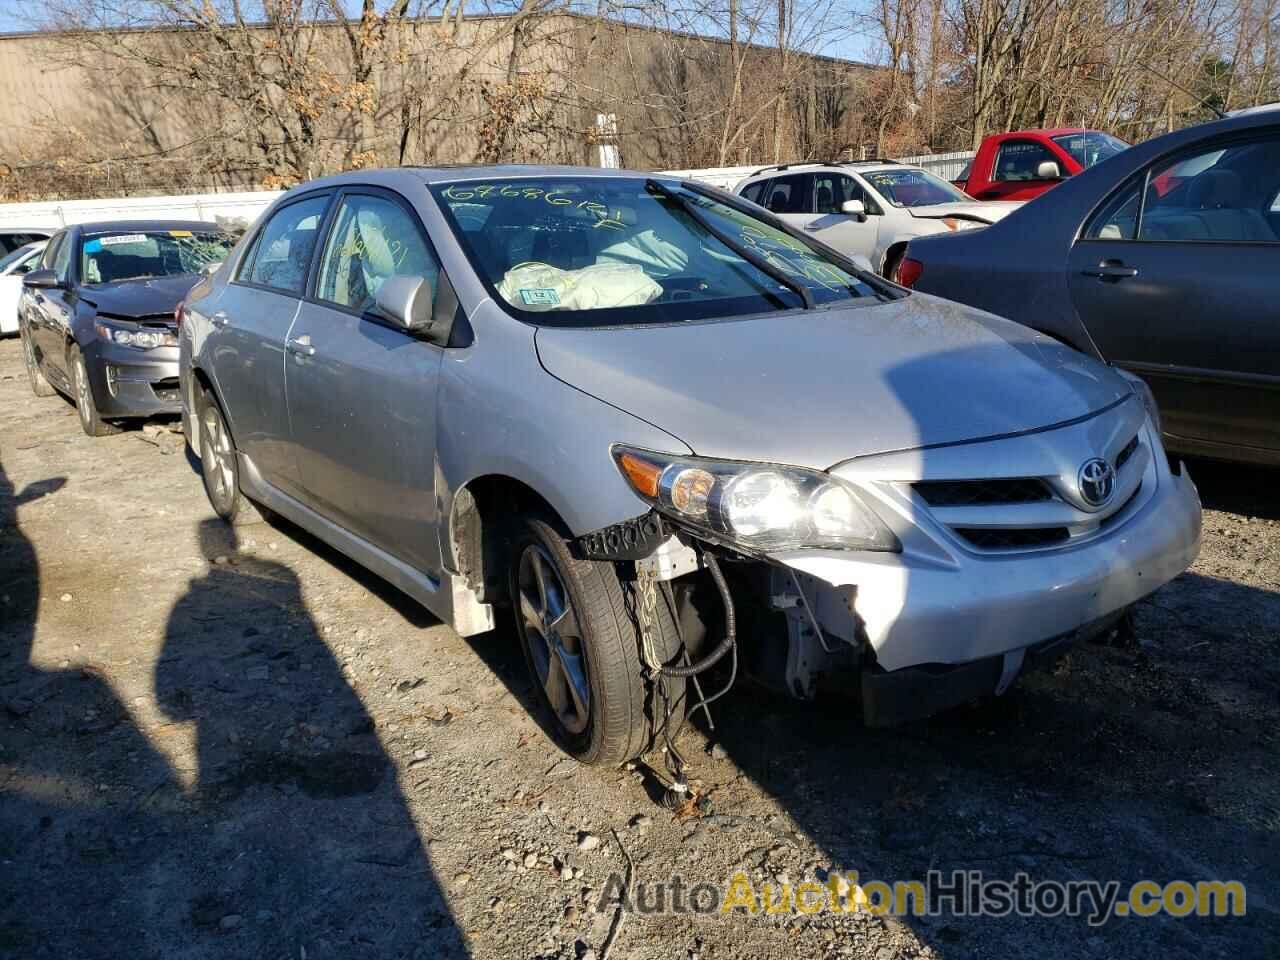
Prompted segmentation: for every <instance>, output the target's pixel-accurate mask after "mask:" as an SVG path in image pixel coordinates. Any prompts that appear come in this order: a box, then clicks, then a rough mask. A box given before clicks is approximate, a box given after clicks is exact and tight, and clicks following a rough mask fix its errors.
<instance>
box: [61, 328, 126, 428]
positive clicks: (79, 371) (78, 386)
mask: <svg viewBox="0 0 1280 960" xmlns="http://www.w3.org/2000/svg"><path fill="white" fill-rule="evenodd" d="M67 367H68V369H69V370H70V371H71V389H72V390H74V391H75V401H76V412H77V413H79V414H80V426H81V427H82V428H83V429H84V432H85V433H87V434H88V435H89V436H91V437H109V436H111V435H112V434H113V433H119V432H120V427H118V426H116V425H115V424H114V423H108V422H107V421H105V420H103V419H102V417H101V415H100V414H99V413H98V403H97V401H96V400H94V398H93V384H92V383H91V382H90V381H89V371H88V369H86V367H85V365H84V354H83V353H82V352H81V350H80V345H79V344H75V343H73V344H72V345H71V347H70V348H69V349H68V350H67Z"/></svg>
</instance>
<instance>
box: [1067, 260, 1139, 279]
mask: <svg viewBox="0 0 1280 960" xmlns="http://www.w3.org/2000/svg"><path fill="white" fill-rule="evenodd" d="M1081 272H1082V273H1083V274H1084V275H1085V276H1086V277H1097V278H1098V279H1099V280H1127V279H1129V278H1130V277H1136V276H1137V275H1138V268H1137V267H1126V266H1125V265H1124V264H1123V263H1121V262H1120V261H1119V260H1103V261H1102V262H1101V263H1100V264H1098V265H1097V266H1096V267H1094V268H1093V269H1092V270H1083V271H1081Z"/></svg>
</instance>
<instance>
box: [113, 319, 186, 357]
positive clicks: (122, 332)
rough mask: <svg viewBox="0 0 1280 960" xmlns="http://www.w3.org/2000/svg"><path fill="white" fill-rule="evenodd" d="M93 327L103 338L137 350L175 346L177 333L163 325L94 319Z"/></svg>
mask: <svg viewBox="0 0 1280 960" xmlns="http://www.w3.org/2000/svg"><path fill="white" fill-rule="evenodd" d="M93 329H94V330H96V331H97V332H98V336H100V337H101V338H102V339H103V340H106V341H109V342H111V343H118V344H120V345H121V346H122V347H137V348H138V349H139V350H154V349H155V348H156V347H176V346H177V345H178V335H177V334H176V333H174V332H173V331H172V330H169V329H166V328H163V327H139V326H125V325H124V324H121V323H109V322H107V321H106V320H95V321H94V322H93Z"/></svg>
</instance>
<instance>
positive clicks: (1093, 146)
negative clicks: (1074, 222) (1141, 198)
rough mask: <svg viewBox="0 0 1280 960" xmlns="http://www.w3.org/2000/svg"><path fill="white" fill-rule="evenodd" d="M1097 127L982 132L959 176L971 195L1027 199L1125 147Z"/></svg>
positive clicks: (960, 186) (983, 198)
mask: <svg viewBox="0 0 1280 960" xmlns="http://www.w3.org/2000/svg"><path fill="white" fill-rule="evenodd" d="M1128 146H1129V145H1128V144H1127V143H1125V142H1124V141H1123V140H1118V139H1116V138H1115V137H1113V136H1111V135H1110V134H1108V133H1102V132H1101V131H1098V130H1081V129H1078V128H1074V127H1069V128H1068V127H1064V128H1062V129H1058V130H1015V131H1013V132H1012V133H997V134H993V135H992V136H989V137H987V138H986V139H985V140H983V141H982V145H981V146H980V147H978V153H977V155H976V156H975V157H974V158H973V159H972V160H971V161H969V164H968V166H966V167H965V168H964V172H963V173H961V174H960V179H959V180H955V181H953V182H954V183H955V185H956V186H957V187H959V188H960V189H961V190H963V191H964V192H965V193H967V194H969V196H971V197H973V198H974V199H975V200H1030V199H1031V198H1032V197H1038V196H1039V195H1040V194H1042V193H1044V192H1045V191H1046V190H1049V189H1050V188H1052V187H1054V186H1055V185H1056V184H1057V183H1058V181H1059V180H1062V179H1064V178H1065V177H1070V176H1072V175H1074V174H1077V173H1079V172H1080V171H1081V170H1084V169H1085V168H1086V167H1091V166H1093V165H1094V164H1095V163H1097V162H1099V161H1100V160H1105V159H1106V158H1107V157H1111V156H1115V154H1117V153H1119V152H1120V151H1121V150H1125V149H1127V148H1128Z"/></svg>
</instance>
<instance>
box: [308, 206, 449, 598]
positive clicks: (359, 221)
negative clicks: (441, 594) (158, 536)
mask: <svg viewBox="0 0 1280 960" xmlns="http://www.w3.org/2000/svg"><path fill="white" fill-rule="evenodd" d="M331 223H332V225H331V226H330V228H329V231H328V238H327V240H326V241H325V245H324V250H323V252H322V254H321V255H320V258H319V266H318V268H317V271H316V278H315V281H314V286H313V295H312V296H311V297H309V298H308V299H307V300H306V301H305V302H304V303H303V305H302V308H301V310H300V311H299V313H298V319H297V322H296V323H295V324H294V327H293V330H292V332H291V333H290V337H289V345H288V350H289V357H288V360H287V372H286V374H285V382H286V384H287V391H288V400H289V415H290V420H291V423H292V436H293V443H294V451H295V455H296V458H297V470H298V476H299V477H300V478H301V479H300V482H301V485H302V488H303V490H302V496H303V499H304V502H306V503H307V504H308V505H309V506H311V507H312V509H314V510H316V511H318V512H319V513H321V514H323V515H324V516H326V517H327V518H329V519H330V520H332V521H333V522H335V523H337V524H339V525H340V526H342V527H344V528H345V529H347V530H348V531H349V532H351V533H354V534H356V535H357V536H359V537H361V538H362V539H364V540H367V541H369V542H370V543H372V544H374V545H376V546H377V547H379V548H381V549H382V550H385V551H386V552H387V553H389V554H391V555H392V556H395V557H397V558H398V559H400V560H402V561H404V562H406V563H408V564H410V565H411V566H413V567H415V568H417V569H418V570H421V571H423V572H425V573H428V574H431V573H433V572H435V571H436V570H438V569H439V564H440V552H439V541H438V539H437V530H436V509H435V507H436V505H435V499H434V496H433V487H434V484H433V471H434V465H435V437H436V388H437V384H438V380H439V372H440V365H441V361H442V358H443V352H442V350H441V348H440V347H437V346H435V345H433V344H429V343H426V342H424V341H422V340H420V339H417V338H416V337H414V336H413V335H411V334H409V333H408V332H407V331H405V330H404V329H402V328H400V327H398V326H396V325H395V324H394V323H393V322H391V321H383V320H381V319H380V318H378V317H377V316H376V315H375V313H374V309H373V308H374V296H375V295H376V292H377V290H378V287H379V286H381V284H382V283H383V282H384V281H385V280H386V279H387V278H388V277H390V276H393V275H407V276H422V277H425V278H426V279H427V280H428V281H430V282H431V284H432V289H433V290H435V289H437V281H438V278H439V275H440V274H439V265H438V261H437V259H436V256H435V252H434V250H433V249H432V247H431V244H430V242H429V241H428V239H427V234H426V231H425V230H424V229H423V227H422V224H421V221H420V220H419V218H418V216H417V214H416V213H415V212H414V211H413V209H412V207H411V206H409V204H408V203H407V202H406V201H404V200H403V198H401V197H398V196H397V195H395V194H392V193H390V192H388V191H383V190H376V189H374V188H364V187H361V188H357V189H352V190H349V191H347V192H344V193H343V194H342V196H341V197H340V200H339V202H338V206H337V210H336V211H335V213H334V215H333V217H332V218H331Z"/></svg>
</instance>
